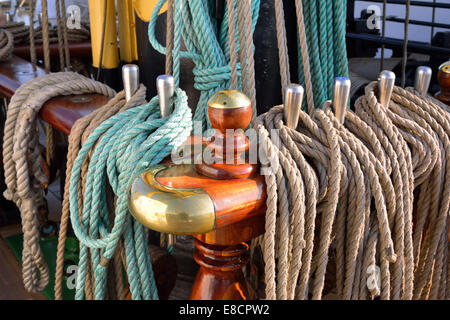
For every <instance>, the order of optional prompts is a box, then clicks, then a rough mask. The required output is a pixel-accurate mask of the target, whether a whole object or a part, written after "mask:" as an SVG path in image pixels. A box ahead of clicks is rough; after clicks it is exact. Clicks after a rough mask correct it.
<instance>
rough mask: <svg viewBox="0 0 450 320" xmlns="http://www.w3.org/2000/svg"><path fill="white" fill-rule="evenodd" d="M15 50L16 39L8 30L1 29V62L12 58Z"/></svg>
mask: <svg viewBox="0 0 450 320" xmlns="http://www.w3.org/2000/svg"><path fill="white" fill-rule="evenodd" d="M13 50H14V37H13V35H12V33H11V32H9V31H8V30H3V29H0V61H6V60H9V59H10V58H11V55H12V52H13Z"/></svg>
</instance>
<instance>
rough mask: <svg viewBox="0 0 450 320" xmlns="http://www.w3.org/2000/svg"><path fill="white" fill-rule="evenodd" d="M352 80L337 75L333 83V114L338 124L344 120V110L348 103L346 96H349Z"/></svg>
mask: <svg viewBox="0 0 450 320" xmlns="http://www.w3.org/2000/svg"><path fill="white" fill-rule="evenodd" d="M351 85H352V82H351V81H350V79H349V78H346V77H337V78H335V79H334V83H333V100H332V105H333V107H334V114H335V116H336V118H337V119H338V121H339V123H340V124H343V123H344V121H345V110H346V109H347V105H348V98H349V97H350V88H351Z"/></svg>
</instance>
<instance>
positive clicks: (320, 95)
mask: <svg viewBox="0 0 450 320" xmlns="http://www.w3.org/2000/svg"><path fill="white" fill-rule="evenodd" d="M302 3H303V11H304V12H303V15H304V18H305V32H306V36H307V43H308V48H309V55H310V57H311V59H310V63H311V79H312V84H313V94H314V101H315V103H316V107H320V106H321V105H322V104H323V103H324V102H325V101H326V100H329V99H331V98H332V92H333V82H334V79H335V77H348V60H347V49H346V44H345V32H346V8H347V1H346V0H320V1H319V0H303V1H302ZM297 14H302V13H299V12H297ZM298 46H299V43H298ZM298 61H299V63H298V66H299V68H298V70H299V83H303V82H304V71H303V63H302V56H301V50H300V47H299V55H298Z"/></svg>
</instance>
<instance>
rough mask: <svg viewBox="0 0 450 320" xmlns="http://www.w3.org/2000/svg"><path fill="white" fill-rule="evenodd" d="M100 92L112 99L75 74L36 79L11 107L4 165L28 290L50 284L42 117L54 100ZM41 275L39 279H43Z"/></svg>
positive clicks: (102, 87) (101, 87)
mask: <svg viewBox="0 0 450 320" xmlns="http://www.w3.org/2000/svg"><path fill="white" fill-rule="evenodd" d="M87 92H90V93H92V92H95V93H99V94H104V95H112V94H113V93H114V92H113V91H112V90H111V89H109V88H108V87H107V86H105V85H103V84H100V83H98V82H95V81H93V80H90V79H87V78H84V77H82V76H80V75H78V74H75V73H55V74H49V75H46V76H43V77H39V78H35V79H32V80H30V81H29V82H27V83H25V84H23V85H22V86H21V87H20V88H19V89H17V90H16V92H15V94H14V96H13V97H12V98H11V102H10V104H9V108H8V113H7V118H6V122H5V133H4V140H3V146H4V149H3V159H4V161H5V162H4V169H5V182H6V185H7V190H6V191H5V197H6V198H7V199H9V200H12V201H14V202H15V203H16V205H17V206H18V207H19V209H20V213H21V217H22V230H23V233H24V246H23V253H22V261H23V262H22V270H23V281H24V285H25V288H26V289H27V290H28V291H42V290H43V289H44V288H45V287H46V285H47V283H48V280H49V274H48V268H47V264H46V262H45V260H44V258H43V255H42V251H41V248H40V246H39V237H40V236H39V235H40V233H39V232H40V230H39V227H40V224H39V221H38V211H37V210H38V206H39V205H40V204H41V203H43V199H44V193H43V186H44V185H46V184H47V183H48V181H47V177H46V176H45V175H44V174H43V173H42V171H41V168H40V166H39V164H40V161H41V160H40V157H41V155H40V152H41V151H40V148H39V142H38V136H39V135H38V134H36V132H37V124H36V120H37V114H38V112H39V109H40V108H41V106H42V105H43V104H44V103H45V102H46V101H47V100H48V99H50V98H52V97H55V96H59V95H67V94H80V93H87ZM38 274H39V276H38Z"/></svg>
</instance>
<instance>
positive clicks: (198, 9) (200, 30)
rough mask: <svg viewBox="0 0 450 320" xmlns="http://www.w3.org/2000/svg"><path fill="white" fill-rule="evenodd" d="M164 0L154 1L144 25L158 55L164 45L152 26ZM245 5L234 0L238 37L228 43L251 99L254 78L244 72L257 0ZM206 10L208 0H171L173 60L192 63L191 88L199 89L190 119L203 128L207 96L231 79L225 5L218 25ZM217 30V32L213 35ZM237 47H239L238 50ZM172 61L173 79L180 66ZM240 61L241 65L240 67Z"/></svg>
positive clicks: (248, 67) (249, 64) (250, 56)
mask: <svg viewBox="0 0 450 320" xmlns="http://www.w3.org/2000/svg"><path fill="white" fill-rule="evenodd" d="M166 1H167V0H160V1H158V3H157V4H156V6H155V8H154V10H153V12H152V15H151V17H150V21H149V25H148V35H149V40H150V43H151V45H152V46H153V48H154V49H155V50H157V51H158V52H160V53H162V54H166V48H165V47H164V46H162V45H161V44H160V43H159V42H158V40H157V39H156V35H155V26H156V21H157V17H158V14H159V12H160V10H161V8H162V6H163V5H164V3H166ZM248 5H249V3H248V2H247V1H236V0H235V1H234V4H233V8H234V9H235V10H234V11H235V12H236V11H238V10H241V14H239V15H238V17H239V18H240V20H239V19H236V20H237V24H238V26H239V30H240V32H239V37H238V35H236V38H238V39H236V41H235V43H234V44H232V45H234V46H235V48H236V51H239V52H240V62H241V63H240V64H239V66H238V67H237V68H238V69H240V70H244V71H243V72H244V75H243V76H242V77H243V78H242V89H243V90H244V92H245V93H247V94H248V95H249V97H250V98H251V99H254V80H252V77H254V76H253V74H254V73H252V72H249V74H247V70H252V69H253V68H254V66H253V62H252V61H253V47H252V46H253V43H252V41H250V40H251V38H250V37H251V34H252V30H254V27H255V25H256V21H257V19H258V12H259V0H253V1H251V6H250V8H247V6H248ZM227 7H228V6H227ZM236 8H237V10H236ZM209 9H210V8H209V4H208V1H198V0H174V22H173V23H174V47H173V48H174V49H173V57H174V60H175V61H177V60H178V61H179V59H180V58H189V59H192V60H193V62H194V63H195V68H194V70H193V73H194V81H195V84H194V87H195V88H196V89H197V90H200V92H201V94H200V99H199V101H198V104H197V108H196V109H195V115H194V121H201V122H202V124H203V129H206V128H207V126H208V124H207V121H208V120H207V119H208V117H207V116H206V114H207V112H206V110H207V102H208V99H209V97H210V96H211V95H212V94H214V93H215V92H217V91H220V90H224V89H228V88H230V87H231V78H232V70H231V67H230V53H229V38H228V37H229V36H228V32H227V31H228V8H226V10H225V14H224V19H223V22H222V24H221V26H217V25H216V21H215V19H214V18H213V17H212V16H211V14H210V10H209ZM239 21H240V22H239ZM218 29H219V34H218V36H216V34H217V33H218ZM181 37H182V38H183V40H184V44H185V46H186V49H187V51H181V43H180V40H181ZM240 48H242V49H243V50H240ZM244 48H245V49H244ZM233 54H234V53H233ZM175 61H174V73H173V76H174V78H175V79H178V78H179V68H180V67H179V63H176V62H175ZM244 63H245V66H243V64H244ZM239 73H240V72H239ZM252 97H253V98H252ZM253 108H254V112H253V113H254V114H255V115H256V109H255V108H256V104H253Z"/></svg>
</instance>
